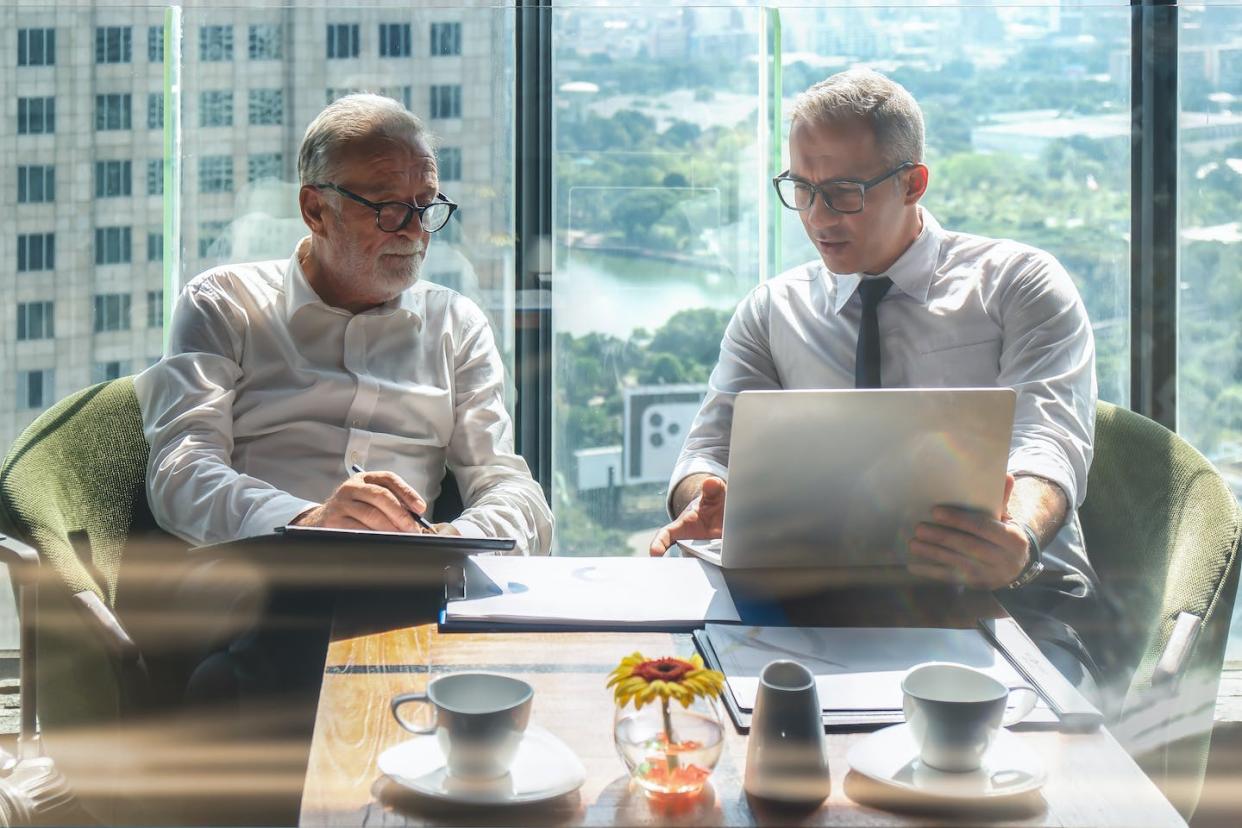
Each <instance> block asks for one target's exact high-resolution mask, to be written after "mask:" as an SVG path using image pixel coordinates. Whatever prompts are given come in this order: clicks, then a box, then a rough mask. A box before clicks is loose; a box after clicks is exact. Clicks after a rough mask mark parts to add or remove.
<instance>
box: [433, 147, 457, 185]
mask: <svg viewBox="0 0 1242 828" xmlns="http://www.w3.org/2000/svg"><path fill="white" fill-rule="evenodd" d="M436 169H437V171H438V172H439V174H440V180H441V181H461V147H440V149H438V150H436Z"/></svg>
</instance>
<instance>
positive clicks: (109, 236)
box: [95, 227, 133, 265]
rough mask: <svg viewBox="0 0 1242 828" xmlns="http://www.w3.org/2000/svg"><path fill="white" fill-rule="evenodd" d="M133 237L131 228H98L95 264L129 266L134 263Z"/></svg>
mask: <svg viewBox="0 0 1242 828" xmlns="http://www.w3.org/2000/svg"><path fill="white" fill-rule="evenodd" d="M132 236H133V234H132V230H131V228H129V227H96V228H95V264H97V265H110V264H129V263H130V262H131V261H133V248H132V241H133V238H132Z"/></svg>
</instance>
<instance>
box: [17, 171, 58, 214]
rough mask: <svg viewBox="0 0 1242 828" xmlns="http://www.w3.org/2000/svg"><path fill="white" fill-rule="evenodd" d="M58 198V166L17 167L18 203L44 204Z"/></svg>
mask: <svg viewBox="0 0 1242 828" xmlns="http://www.w3.org/2000/svg"><path fill="white" fill-rule="evenodd" d="M55 200H56V168H55V167H53V166H52V165H50V164H36V165H33V166H19V167H18V168H17V203H18V204H44V203H47V202H49V201H55Z"/></svg>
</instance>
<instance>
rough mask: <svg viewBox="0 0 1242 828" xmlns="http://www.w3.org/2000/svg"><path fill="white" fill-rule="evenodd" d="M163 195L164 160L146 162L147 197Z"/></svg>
mask: <svg viewBox="0 0 1242 828" xmlns="http://www.w3.org/2000/svg"><path fill="white" fill-rule="evenodd" d="M163 194H164V159H162V158H152V159H150V160H149V161H147V195H163Z"/></svg>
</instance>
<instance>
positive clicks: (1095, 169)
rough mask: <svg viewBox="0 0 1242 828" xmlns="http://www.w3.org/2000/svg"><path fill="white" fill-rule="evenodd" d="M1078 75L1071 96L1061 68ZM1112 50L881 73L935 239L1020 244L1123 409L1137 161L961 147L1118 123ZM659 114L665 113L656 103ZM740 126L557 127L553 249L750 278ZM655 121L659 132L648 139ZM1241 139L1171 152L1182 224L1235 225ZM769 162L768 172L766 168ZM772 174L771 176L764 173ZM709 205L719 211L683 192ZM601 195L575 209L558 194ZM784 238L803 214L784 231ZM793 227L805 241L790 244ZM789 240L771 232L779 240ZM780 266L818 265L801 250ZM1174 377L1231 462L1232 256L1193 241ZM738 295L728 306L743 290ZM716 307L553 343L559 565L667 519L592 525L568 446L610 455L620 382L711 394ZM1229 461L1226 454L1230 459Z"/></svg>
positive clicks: (598, 66) (643, 498) (726, 83)
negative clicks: (916, 144) (1089, 337)
mask: <svg viewBox="0 0 1242 828" xmlns="http://www.w3.org/2000/svg"><path fill="white" fill-rule="evenodd" d="M1067 60H1068V61H1071V62H1075V63H1076V64H1077V65H1079V66H1080V67H1081V69H1082V71H1081V72H1078V73H1076V74H1075V75H1074V80H1072V82H1066V81H1065V80H1064V78H1063V76H1064V72H1062V64H1064V63H1065V62H1066V61H1067ZM1106 60H1107V51H1106V50H1104V49H1101V48H1100V47H1099V46H1098V45H1097V46H1095V47H1093V48H1087V47H1085V46H1084V47H1082V48H1078V47H1074V48H1073V49H1071V52H1070V53H1069V54H1066V53H1064V51H1062V52H1057V51H1052V50H1048V49H1046V48H1042V47H1040V46H1038V45H1032V46H1030V47H1028V48H1026V49H1023V50H1020V51H1018V52H1017V53H1015V54H1014V55H1013V56H1012V58H1011V59H1010V61H1009V62H1008V63H1007V64H1006V65H1004V66H1001V67H998V68H994V69H989V70H986V71H985V70H979V69H976V68H975V67H974V66H973V65H972V64H970V63H967V62H963V61H957V62H952V63H947V64H945V65H943V66H941V67H939V68H937V69H935V70H931V69H920V68H902V69H899V70H897V71H894V72H892V73H891V74H892V76H893V77H894V78H895V79H896V80H898V81H900V82H901V83H903V84H904V85H906V86H907V88H909V89H910V91H911V92H912V93H913V94H914V95H915V97H916V98H917V99H918V100H919V101H920V103H921V105H922V106H923V108H924V111H925V114H926V121H927V134H928V153H927V161H928V164H929V166H930V168H931V172H932V185H931V188H930V190H929V193H928V195H927V197H926V199H925V201H924V204H925V205H926V206H927V207H928V208H929V209H930V210H931V211H932V212H933V213H934V214H935V215H936V216H937V218H938V219H939V221H940V222H941V224H943V225H944V226H945V227H947V228H951V229H956V230H961V231H966V232H974V233H980V234H983V235H988V236H994V237H1005V238H1013V239H1017V240H1020V241H1023V242H1026V243H1029V244H1032V245H1034V246H1037V247H1040V248H1043V249H1045V250H1048V251H1050V252H1051V253H1053V254H1054V255H1055V256H1056V257H1057V259H1058V260H1059V261H1060V262H1061V263H1062V264H1063V265H1064V266H1065V268H1066V269H1067V271H1068V272H1069V273H1070V275H1071V276H1072V278H1073V279H1074V282H1075V284H1076V285H1077V286H1078V289H1079V291H1080V292H1081V294H1082V296H1083V298H1084V301H1085V303H1086V306H1087V308H1088V311H1089V313H1090V315H1091V317H1092V320H1093V324H1094V325H1095V330H1096V342H1097V352H1098V357H1097V374H1098V377H1099V381H1100V393H1101V397H1102V398H1104V399H1108V400H1112V401H1117V402H1121V403H1123V404H1124V403H1126V402H1127V401H1128V398H1129V359H1130V357H1129V354H1130V326H1129V314H1130V304H1129V291H1130V240H1129V235H1130V221H1131V212H1130V211H1131V195H1132V194H1131V190H1130V150H1129V140H1128V136H1124V137H1121V138H1119V139H1116V140H1109V139H1105V140H1093V139H1090V138H1086V137H1081V136H1075V137H1070V138H1066V139H1063V140H1056V141H1053V142H1050V143H1049V144H1048V145H1047V146H1046V148H1045V150H1044V151H1043V153H1042V155H1041V156H1040V157H1036V158H1031V157H1023V156H1019V155H1015V154H1008V153H992V154H984V153H980V152H977V151H975V150H974V149H973V148H972V146H971V130H972V128H974V127H976V126H978V125H981V124H986V123H988V122H989V119H990V118H991V117H992V116H993V115H994V114H996V113H1002V112H1021V111H1030V110H1050V111H1052V112H1054V113H1055V114H1059V115H1061V116H1074V115H1099V114H1107V113H1116V112H1128V111H1129V102H1128V100H1127V98H1126V96H1125V94H1124V92H1122V91H1120V90H1119V89H1118V88H1117V87H1116V85H1115V84H1113V83H1111V82H1110V81H1108V80H1101V79H1097V78H1099V77H1101V73H1104V72H1106V71H1107V67H1106V66H1104V65H1103V63H1106ZM573 68H574V72H575V77H576V78H580V79H582V80H586V81H590V82H592V83H595V84H597V85H598V86H599V88H600V94H601V95H602V96H607V95H620V94H635V93H640V94H643V95H647V96H651V98H652V100H653V101H656V100H658V96H659V95H662V94H664V93H666V92H668V91H670V90H671V89H673V88H679V89H687V88H688V89H694V90H696V92H695V98H696V100H710V99H711V98H712V96H713V95H714V94H716V93H717V92H720V91H728V92H734V93H738V92H740V93H746V94H754V95H756V96H757V95H758V90H757V89H756V85H755V84H756V80H755V71H754V67H753V65H751V64H746V63H744V62H738V61H733V60H732V59H730V58H727V57H724V56H722V57H720V58H719V59H710V58H704V59H702V60H695V61H688V62H687V61H685V60H677V61H667V62H661V61H657V60H636V61H633V62H626V63H622V62H620V61H613V60H611V59H609V58H607V56H605V55H602V54H596V55H591V56H589V57H588V58H587V59H584V60H581V61H579V62H578V63H576V64H575V65H574V67H573ZM821 77H822V72H819V71H818V70H816V69H814V68H812V67H808V66H806V65H804V64H794V65H792V66H786V67H784V72H783V79H784V92H785V94H786V95H787V96H788V95H792V94H796V92H797V91H799V90H800V89H802V88H805V86H807V85H809V84H810V83H812V82H814V81H816V80H819V79H821ZM653 106H658V104H653ZM754 117H755V116H754V115H753V114H752V115H751V116H750V117H749V118H747V119H744V120H742V121H741V122H740V123H737V124H735V125H733V126H709V127H700V126H699V125H696V124H693V123H688V122H686V121H683V120H677V119H676V118H675V117H664V116H663V115H661V117H660V118H659V119H657V117H655V115H653V113H652V112H651V110H650V109H647V110H646V111H638V110H637V109H621V110H620V111H616V112H614V113H613V114H612V115H611V116H610V117H604V116H602V115H600V114H598V113H596V112H593V111H586V112H581V111H580V112H578V113H576V114H575V116H574V117H572V118H570V117H562V118H561V120H560V121H559V122H558V129H557V156H556V159H557V160H556V164H557V167H556V176H557V182H558V186H557V193H558V199H559V200H558V204H557V210H558V216H560V217H561V220H560V222H559V223H560V225H561V226H562V227H565V228H568V229H567V231H566V232H564V233H562V237H561V238H559V239H558V243H559V244H560V245H561V246H562V248H563V249H564V248H568V247H574V246H578V247H584V248H593V249H597V250H606V251H610V252H611V253H613V254H616V255H621V256H626V257H633V258H637V259H639V260H642V261H645V262H648V263H649V267H650V268H651V270H652V272H653V273H654V274H658V279H657V280H655V281H654V282H653V284H654V286H653V288H652V293H651V297H652V301H653V302H658V301H659V288H658V284H659V280H663V279H670V280H671V279H704V278H705V277H706V275H707V274H708V273H709V272H710V271H713V270H715V271H719V270H721V269H726V270H730V271H732V272H733V273H734V275H737V274H738V273H740V274H741V276H742V278H741V279H740V283H741V284H755V283H757V282H758V278H759V276H758V274H759V272H760V271H759V263H758V262H756V261H749V260H747V258H746V256H745V254H744V253H742V252H739V251H737V250H731V249H730V248H729V246H728V244H727V243H726V244H724V245H722V244H721V241H720V239H721V237H722V235H723V236H725V237H726V238H727V237H729V236H730V233H725V234H722V233H721V232H720V231H721V230H722V228H732V230H731V235H732V236H733V237H736V236H737V235H739V234H743V233H750V234H752V235H757V234H758V233H760V232H761V231H762V228H760V226H759V218H758V216H759V213H758V211H757V207H756V205H754V204H751V203H749V202H748V197H747V196H746V195H744V193H748V192H750V191H751V190H744V188H743V187H742V186H741V185H740V182H741V181H743V179H744V177H745V176H747V175H752V176H753V175H754V174H755V172H756V168H757V167H756V161H755V154H756V151H755V146H754V145H755V143H756V142H755V135H756V123H755V120H754ZM661 121H663V126H662V127H661ZM1231 158H1232V159H1239V158H1242V142H1240V143H1236V144H1234V145H1232V146H1229V147H1225V148H1223V151H1222V148H1220V147H1219V146H1216V147H1212V148H1210V149H1207V150H1202V151H1194V150H1191V149H1188V148H1184V149H1183V153H1182V162H1181V168H1180V171H1179V173H1180V176H1181V198H1182V201H1181V205H1180V212H1181V222H1182V227H1183V228H1188V227H1196V228H1204V227H1214V226H1218V225H1227V224H1229V223H1231V222H1236V221H1237V220H1238V212H1237V205H1238V204H1239V203H1240V201H1242V162H1238V161H1235V162H1233V163H1232V164H1230V163H1228V162H1227V159H1231ZM762 166H764V167H766V165H762ZM761 172H762V174H764V175H770V174H774V173H775V172H778V170H771V171H768V170H766V169H763V170H761ZM704 190H711V191H712V192H713V197H714V201H713V202H712V208H713V209H712V210H704V209H703V205H702V203H701V202H699V201H696V199H695V195H694V194H695V193H698V192H702V191H704ZM575 191H577V192H579V193H582V192H596V193H600V194H602V195H601V196H600V197H597V198H591V199H584V198H579V199H578V200H577V201H576V202H573V203H572V204H571V199H570V195H569V194H570V193H571V192H575ZM785 220H786V221H791V222H793V224H794V225H795V226H796V225H797V222H796V219H793V218H792V217H786V218H785ZM798 232H800V229H799V230H798ZM793 235H794V234H790V233H783V234H781V236H782V238H785V239H788V238H792V237H793ZM788 247H789V245H788V244H785V245H784V246H783V248H782V250H783V251H785V252H787V253H789V254H791V255H793V256H796V258H788V257H787V258H788V260H787V261H785V262H784V266H789V265H792V264H796V263H797V262H798V261H799V260H807V259H810V258H812V257H813V250H812V249H811V248H810V247H809V246H805V245H803V246H797V245H795V246H794V248H793V250H792V251H789V250H787V248H788ZM1180 255H1181V279H1182V283H1183V288H1184V290H1183V292H1182V298H1181V302H1180V308H1179V313H1180V319H1181V339H1180V343H1179V347H1180V355H1179V366H1180V371H1181V382H1180V386H1179V393H1180V395H1181V410H1182V412H1183V414H1182V431H1183V433H1184V434H1185V435H1186V436H1187V437H1188V438H1189V439H1190V440H1191V441H1192V442H1194V443H1195V444H1196V445H1198V446H1199V448H1200V449H1201V450H1203V451H1205V453H1207V454H1208V455H1209V456H1213V454H1214V453H1215V454H1217V455H1220V456H1233V457H1239V456H1242V360H1239V357H1238V354H1239V353H1240V349H1239V346H1240V345H1242V343H1240V342H1239V330H1240V329H1242V325H1240V324H1239V314H1240V313H1242V257H1239V256H1238V248H1237V246H1236V245H1231V244H1229V243H1228V242H1227V241H1225V240H1222V241H1210V240H1195V241H1187V242H1186V243H1184V244H1183V245H1182V247H1181V250H1180ZM736 298H737V299H740V298H741V293H740V292H739V293H738V295H737V297H736ZM729 315H730V314H729V313H728V312H722V311H718V310H713V309H707V308H694V309H685V310H681V311H680V312H678V313H676V314H675V315H674V316H673V317H672V318H671V319H669V320H668V321H667V322H666V323H665V324H663V325H660V326H659V327H657V328H656V329H655V330H647V329H643V328H640V329H638V330H635V331H633V333H632V334H631V335H630V336H628V337H627V338H621V337H617V336H611V335H607V334H602V333H590V334H587V335H584V336H572V335H570V334H568V333H562V334H560V335H559V337H558V340H557V342H556V353H557V360H558V363H557V364H558V368H557V370H558V374H557V382H556V389H557V392H556V393H557V400H556V403H557V408H556V411H557V420H556V435H557V447H556V453H557V457H558V474H559V475H560V480H559V481H558V486H557V487H556V488H557V491H559V492H560V493H561V502H560V503H558V506H557V509H558V516H559V525H558V536H559V542H558V548H559V551H560V552H561V553H563V554H574V553H577V554H601V553H606V552H612V553H624V552H625V546H624V544H625V536H626V534H627V531H625V530H628V531H629V532H633V531H635V530H636V529H640V528H642V527H653V526H656V525H658V524H659V523H660V522H661V521H662V520H663V494H662V493H661V489H662V487H659V486H646V487H631V489H629V490H626V492H625V493H624V499H623V502H622V508H621V510H620V517H618V518H616V519H615V520H613V521H612V523H613V524H614V525H610V526H602V525H600V522H599V521H598V520H597V519H596V518H595V517H594V516H593V515H592V514H591V509H590V507H589V504H587V503H586V502H585V501H579V500H578V499H577V498H576V496H575V494H574V492H573V491H572V480H573V462H574V460H573V452H574V450H576V449H582V448H590V447H597V446H610V445H620V444H621V429H622V422H621V420H622V405H623V402H622V389H623V388H624V387H626V386H633V385H651V384H669V383H686V382H705V381H706V379H707V377H708V375H709V373H710V371H711V369H712V367H713V366H714V364H715V362H716V358H717V355H718V353H719V344H720V337H721V334H722V332H723V330H724V326H725V324H726V323H727V321H728V318H729ZM1231 453H1232V454H1231Z"/></svg>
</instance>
